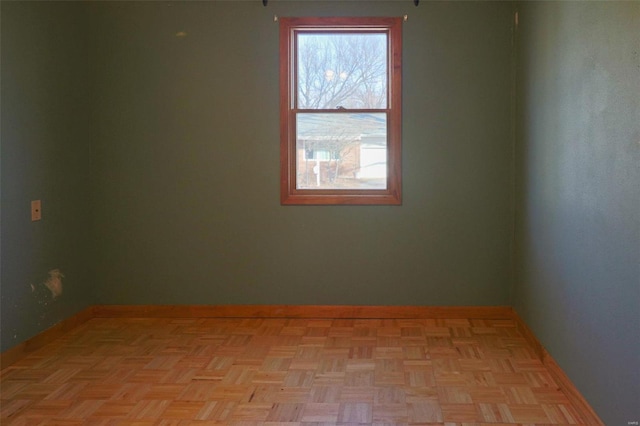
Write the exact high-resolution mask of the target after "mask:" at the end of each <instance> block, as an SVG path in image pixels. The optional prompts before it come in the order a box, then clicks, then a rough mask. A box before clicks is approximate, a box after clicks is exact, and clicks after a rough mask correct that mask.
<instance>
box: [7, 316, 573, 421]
mask: <svg viewBox="0 0 640 426" xmlns="http://www.w3.org/2000/svg"><path fill="white" fill-rule="evenodd" d="M0 398H1V400H0V424H3V425H4V424H7V425H40V424H47V425H56V424H59V425H76V424H91V425H186V424H210V425H216V424H224V425H271V426H277V425H287V426H311V425H360V426H364V425H366V426H373V425H380V426H381V425H413V426H416V425H438V426H464V425H474V426H479V425H480V426H481V425H493V426H500V425H503V426H504V425H512V426H513V425H580V424H582V419H581V418H580V415H579V414H578V412H577V410H576V409H575V408H574V407H573V406H571V403H570V401H569V399H568V398H567V396H566V395H565V394H563V393H562V392H561V391H560V390H559V387H558V385H557V384H556V383H555V382H554V380H553V378H552V376H551V375H550V374H549V372H548V371H547V370H546V368H545V367H544V365H543V364H542V363H541V361H540V360H539V359H538V358H537V357H536V354H535V353H534V351H533V349H532V348H530V347H529V346H528V345H527V342H526V340H525V339H524V337H523V336H521V335H520V333H519V332H518V329H517V327H516V324H515V323H514V321H511V320H481V319H451V320H447V319H398V320H394V319H371V320H366V319H336V320H329V319H319V320H314V319H280V318H278V319H258V318H251V319H242V318H239V319H211V318H208V319H198V318H190V319H179V318H174V319H161V318H152V319H144V318H135V319H122V318H120V319H113V318H112V319H100V318H94V319H91V320H89V321H88V322H87V323H85V324H83V325H82V326H80V327H78V328H76V329H75V330H73V331H72V332H70V333H67V334H66V335H64V336H63V337H61V338H60V339H58V340H56V341H55V342H53V343H51V344H49V345H47V346H45V347H44V348H42V349H40V350H38V351H36V352H34V353H33V354H31V355H30V356H28V357H26V358H24V359H22V360H20V361H19V362H17V363H15V364H14V365H12V366H10V367H8V368H6V369H4V370H2V372H0Z"/></svg>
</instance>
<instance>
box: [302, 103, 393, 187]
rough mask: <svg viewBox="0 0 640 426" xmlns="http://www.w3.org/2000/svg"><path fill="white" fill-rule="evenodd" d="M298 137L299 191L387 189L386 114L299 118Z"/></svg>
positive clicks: (312, 115)
mask: <svg viewBox="0 0 640 426" xmlns="http://www.w3.org/2000/svg"><path fill="white" fill-rule="evenodd" d="M297 135H298V136H297V155H296V158H297V162H298V164H297V170H298V176H297V182H298V188H304V189H331V188H343V189H344V188H352V189H371V188H379V189H384V188H385V187H386V178H387V135H386V121H385V117H384V115H383V114H370V113H357V114H327V113H318V114H300V115H299V116H298V120H297Z"/></svg>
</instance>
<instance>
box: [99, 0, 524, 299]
mask: <svg viewBox="0 0 640 426" xmlns="http://www.w3.org/2000/svg"><path fill="white" fill-rule="evenodd" d="M511 10H512V9H511V5H510V4H501V3H482V4H475V3H464V4H452V3H451V4H450V3H425V4H423V5H420V7H418V8H416V7H414V5H413V3H412V2H377V1H375V2H369V3H366V5H365V4H363V3H362V2H273V3H270V4H269V6H268V7H267V8H264V7H263V6H262V3H261V2H259V1H255V2H206V3H201V2H189V3H172V4H168V5H167V4H164V3H163V4H159V3H148V2H135V3H134V2H130V3H117V4H112V3H102V4H99V5H96V6H95V8H94V11H95V12H96V22H97V24H96V27H95V29H96V34H97V40H96V45H95V48H96V51H97V52H99V55H98V56H97V57H98V60H97V63H96V64H95V68H94V69H95V72H96V73H97V79H98V82H99V84H97V88H98V91H97V93H96V94H95V96H94V100H95V102H94V105H95V107H96V117H97V122H96V127H95V129H94V130H95V131H96V141H95V142H96V144H95V147H96V151H95V155H96V164H97V169H96V172H97V175H98V176H99V179H100V181H99V184H98V186H97V188H96V190H97V194H98V201H97V211H98V213H97V223H98V225H99V226H98V239H97V241H98V247H99V249H100V255H99V256H98V257H97V259H98V260H99V265H98V274H97V277H96V278H97V280H98V282H99V284H100V285H99V289H100V293H99V296H98V300H100V301H101V302H102V303H134V304H135V303H158V304H183V303H184V304H193V303H205V304H209V303H211V304H244V303H249V304H253V303H255V304H280V303H284V304H373V305H393V304H397V305H407V304H420V305H504V304H507V303H508V291H509V282H510V273H511V270H510V265H511V262H510V253H511V250H510V242H511V235H512V230H511V229H510V226H509V224H510V223H511V218H512V215H513V211H512V200H511V198H510V197H511V192H510V191H511V182H512V163H511V138H510V104H509V100H510V89H511V85H510V79H509V75H510V67H509V64H510V61H511V48H510V42H511V18H510V15H511ZM405 13H407V14H409V20H408V22H407V23H406V24H405V27H404V36H405V44H404V48H405V50H404V88H405V90H404V116H403V118H404V119H403V130H404V137H403V143H404V147H403V161H404V175H403V178H404V205H403V206H401V207H381V206H373V207H371V206H369V207H367V206H359V207H345V206H339V207H309V206H302V207H301V206H297V207H295V206H286V207H283V206H280V204H279V109H278V108H279V94H278V83H277V82H278V25H277V23H274V22H273V15H274V14H276V15H279V16H296V15H297V16H304V15H395V16H398V15H400V16H401V15H404V14H405ZM178 32H186V33H187V36H186V37H183V38H179V37H176V33H178Z"/></svg>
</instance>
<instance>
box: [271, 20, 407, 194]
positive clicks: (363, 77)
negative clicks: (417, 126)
mask: <svg viewBox="0 0 640 426" xmlns="http://www.w3.org/2000/svg"><path fill="white" fill-rule="evenodd" d="M401 79H402V18H280V131H281V142H280V158H281V203H282V204H401V201H402V198H401V180H402V173H401V129H402V113H401V106H402V99H401V96H402V80H401Z"/></svg>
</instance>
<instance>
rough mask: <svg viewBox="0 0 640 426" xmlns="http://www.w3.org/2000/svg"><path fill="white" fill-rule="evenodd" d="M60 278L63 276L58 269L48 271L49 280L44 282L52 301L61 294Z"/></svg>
mask: <svg viewBox="0 0 640 426" xmlns="http://www.w3.org/2000/svg"><path fill="white" fill-rule="evenodd" d="M62 278H64V275H63V274H62V272H60V270H59V269H52V270H50V271H49V278H47V280H46V281H45V282H44V285H45V286H46V287H47V288H48V289H49V291H51V296H52V297H53V298H54V299H55V298H56V297H58V296H60V295H61V294H62Z"/></svg>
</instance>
